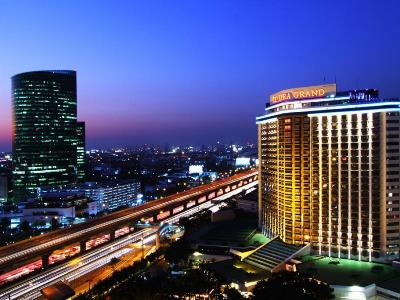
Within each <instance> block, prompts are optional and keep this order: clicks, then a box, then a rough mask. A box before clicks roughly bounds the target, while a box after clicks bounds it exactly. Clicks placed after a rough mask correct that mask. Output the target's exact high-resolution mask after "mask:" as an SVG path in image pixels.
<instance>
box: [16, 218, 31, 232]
mask: <svg viewBox="0 0 400 300" xmlns="http://www.w3.org/2000/svg"><path fill="white" fill-rule="evenodd" d="M19 229H20V230H21V231H23V232H29V231H31V225H29V222H28V221H27V220H24V221H22V222H21V224H20V225H19Z"/></svg>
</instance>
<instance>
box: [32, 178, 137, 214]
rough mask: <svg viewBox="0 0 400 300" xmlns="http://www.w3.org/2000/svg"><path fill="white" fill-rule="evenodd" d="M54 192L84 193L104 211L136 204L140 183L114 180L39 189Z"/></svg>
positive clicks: (40, 193) (45, 192)
mask: <svg viewBox="0 0 400 300" xmlns="http://www.w3.org/2000/svg"><path fill="white" fill-rule="evenodd" d="M54 192H58V193H80V194H83V195H85V196H86V197H88V198H90V199H91V200H92V201H94V202H95V203H96V210H97V212H102V211H104V210H114V209H117V208H119V207H128V206H132V205H135V204H136V201H137V198H138V195H139V194H140V183H139V182H137V181H135V180H114V181H107V182H85V183H82V184H77V185H67V186H57V187H44V188H40V189H39V190H38V194H39V195H45V194H47V193H54Z"/></svg>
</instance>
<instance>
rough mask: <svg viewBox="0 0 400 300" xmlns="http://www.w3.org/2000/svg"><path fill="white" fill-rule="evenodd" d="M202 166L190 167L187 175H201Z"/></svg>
mask: <svg viewBox="0 0 400 300" xmlns="http://www.w3.org/2000/svg"><path fill="white" fill-rule="evenodd" d="M203 168H204V166H203V165H190V166H189V174H203Z"/></svg>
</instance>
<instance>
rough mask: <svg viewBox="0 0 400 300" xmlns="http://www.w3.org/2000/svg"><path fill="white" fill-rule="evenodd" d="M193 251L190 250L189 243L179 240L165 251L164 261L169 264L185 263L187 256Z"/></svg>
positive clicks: (182, 239) (183, 239)
mask: <svg viewBox="0 0 400 300" xmlns="http://www.w3.org/2000/svg"><path fill="white" fill-rule="evenodd" d="M192 252H193V250H192V249H191V248H190V243H189V242H188V241H187V240H186V239H185V238H181V239H179V240H177V241H176V242H174V243H172V244H171V245H170V246H169V247H168V248H167V249H166V251H165V259H166V260H167V261H168V262H169V263H174V264H177V263H179V262H181V261H183V262H185V263H186V262H187V260H188V258H189V255H190V254H192Z"/></svg>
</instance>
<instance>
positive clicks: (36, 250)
mask: <svg viewBox="0 0 400 300" xmlns="http://www.w3.org/2000/svg"><path fill="white" fill-rule="evenodd" d="M255 181H257V171H256V170H249V171H245V172H242V173H239V174H236V175H233V176H231V177H228V178H224V179H220V180H217V181H214V182H212V183H210V184H205V185H201V186H199V187H195V188H192V189H190V190H187V191H184V192H182V193H177V194H174V195H171V196H168V197H165V198H163V199H159V200H155V201H151V202H148V203H146V204H143V205H140V206H136V207H132V208H127V209H123V210H121V211H118V212H114V213H110V214H108V215H106V216H102V217H99V218H96V219H92V220H89V221H87V222H85V223H81V224H77V225H73V226H71V227H69V228H64V229H60V230H56V231H53V232H51V233H47V234H43V235H40V236H37V237H33V238H31V239H27V240H23V241H20V242H17V243H15V244H11V245H8V246H5V247H1V248H0V275H1V274H3V273H5V272H8V271H10V270H14V269H16V268H18V267H20V266H23V265H25V264H28V263H30V262H33V261H35V260H37V259H38V258H41V260H42V268H47V267H48V265H49V257H50V256H51V255H52V253H53V252H54V251H56V250H60V249H63V248H65V247H68V246H71V245H73V244H79V245H80V246H79V249H80V252H81V254H84V253H86V252H87V251H88V250H87V249H86V242H87V241H88V240H90V239H91V238H94V237H96V236H98V235H100V234H108V235H109V238H110V240H111V241H113V240H114V239H115V233H116V231H117V230H119V229H121V228H122V227H124V226H134V224H135V223H137V222H138V221H140V220H141V221H149V222H161V221H163V220H164V219H171V218H172V219H173V216H174V215H180V214H181V213H182V212H184V211H185V210H189V209H192V208H194V207H196V206H199V205H201V204H203V203H205V202H207V201H211V200H212V199H214V198H217V197H220V196H222V195H224V194H227V193H229V192H231V191H234V190H235V189H238V188H240V187H243V186H246V185H249V184H251V183H254V182H255ZM128 232H129V231H128ZM91 250H92V249H91ZM91 250H90V251H91ZM0 288H1V287H0Z"/></svg>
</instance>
